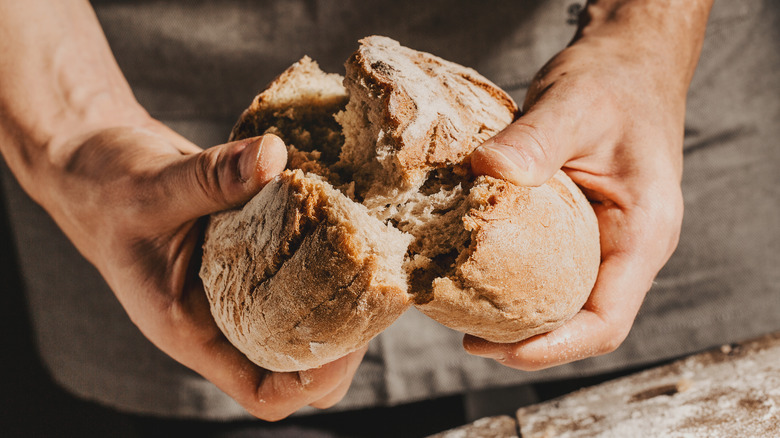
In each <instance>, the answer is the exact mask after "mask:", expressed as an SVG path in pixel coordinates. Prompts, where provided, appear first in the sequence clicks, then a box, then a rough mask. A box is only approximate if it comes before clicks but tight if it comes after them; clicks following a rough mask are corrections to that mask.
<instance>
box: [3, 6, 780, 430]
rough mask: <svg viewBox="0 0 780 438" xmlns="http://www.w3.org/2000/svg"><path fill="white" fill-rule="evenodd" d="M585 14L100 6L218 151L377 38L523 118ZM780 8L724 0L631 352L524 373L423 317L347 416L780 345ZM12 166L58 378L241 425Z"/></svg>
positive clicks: (351, 399)
mask: <svg viewBox="0 0 780 438" xmlns="http://www.w3.org/2000/svg"><path fill="white" fill-rule="evenodd" d="M570 3H571V2H569V1H546V2H543V1H497V2H491V3H490V6H489V7H485V6H484V4H485V3H482V2H479V3H478V2H449V1H431V2H418V1H411V0H404V1H397V2H375V1H357V0H355V1H342V2H327V1H304V0H292V1H284V2H282V1H255V2H253V1H229V0H225V1H187V2H184V1H145V2H123V1H100V2H97V1H96V2H93V4H94V5H95V6H96V9H97V12H98V15H99V18H100V20H101V22H102V23H103V25H104V29H105V31H106V34H107V36H108V39H109V42H110V44H111V46H112V49H113V50H114V52H115V55H116V57H117V59H118V62H119V63H120V66H121V67H122V69H123V71H124V72H125V74H126V75H127V77H128V80H129V81H130V83H131V85H132V86H133V89H134V91H135V93H136V95H137V97H138V99H139V100H140V101H141V103H142V104H144V106H145V107H146V108H147V109H148V110H149V111H150V112H151V113H152V114H153V115H154V116H155V117H157V118H159V119H160V120H162V121H164V122H165V123H167V124H168V125H170V126H171V127H173V128H174V129H176V130H178V131H179V132H181V133H182V134H184V135H185V136H187V137H189V138H190V139H192V140H193V141H194V142H196V143H197V144H200V145H202V146H204V147H207V146H209V145H213V144H218V143H221V142H223V141H224V139H225V138H226V137H227V134H228V132H229V130H230V127H231V126H232V123H233V121H234V120H235V119H236V118H237V116H238V114H240V112H241V110H242V109H243V108H244V107H245V106H246V105H247V104H248V103H249V102H250V101H251V98H252V96H254V94H255V93H256V92H257V91H259V90H261V89H262V88H263V87H264V85H265V84H266V83H267V82H268V81H270V80H271V79H272V78H273V76H274V75H276V74H278V73H279V72H281V71H282V70H283V69H284V68H286V67H287V66H288V65H289V64H291V63H292V62H294V61H295V60H297V59H299V58H300V57H301V56H303V55H304V54H308V55H309V56H311V57H312V58H314V59H315V60H318V61H319V62H320V63H321V65H322V67H323V69H325V70H327V71H332V72H342V67H341V63H342V62H343V61H344V60H345V59H346V58H347V56H348V55H349V53H350V52H351V51H352V50H354V48H355V47H356V40H357V39H358V38H359V37H361V36H364V35H368V34H384V35H388V36H390V37H393V38H396V39H398V40H399V41H401V42H402V43H403V44H405V45H409V46H410V47H413V48H417V49H421V50H426V51H430V52H433V53H435V54H437V55H440V56H442V57H444V58H447V59H450V60H453V61H456V62H460V63H463V64H465V65H468V66H471V67H474V68H476V69H477V70H479V71H480V72H482V73H483V74H485V75H486V76H487V77H488V78H491V79H493V80H494V81H496V82H497V83H498V84H499V85H501V86H502V87H505V88H506V89H507V90H508V91H510V92H511V93H512V94H513V97H515V99H516V100H517V101H518V102H522V99H523V96H524V93H525V87H527V84H528V82H529V80H530V78H531V77H532V75H533V74H534V73H535V71H536V70H537V69H538V68H539V67H541V66H542V65H543V64H544V62H546V60H547V59H548V58H549V57H550V56H552V55H553V54H554V53H555V52H557V51H558V50H560V49H561V48H562V47H563V46H565V44H566V43H567V42H568V40H569V39H570V37H571V35H572V34H573V31H574V26H573V24H571V19H572V13H571V9H570V7H571V5H570ZM778 6H779V5H778V4H777V3H776V2H773V1H770V0H766V1H760V0H751V1H742V2H732V1H728V0H720V1H716V5H715V8H714V10H713V14H712V16H711V20H710V25H709V28H708V32H707V38H706V41H705V47H704V51H703V54H702V59H701V62H700V65H699V69H698V70H697V73H696V76H695V78H694V83H693V86H692V89H691V92H690V95H689V106H688V114H687V123H686V141H685V173H684V178H683V191H684V196H685V202H686V213H685V219H684V223H683V231H682V237H681V241H680V245H679V247H678V250H677V251H676V253H675V254H674V256H673V257H672V260H671V261H670V262H669V263H668V265H667V266H666V267H665V268H664V269H663V270H662V271H661V273H660V275H659V276H658V278H657V280H656V282H655V284H654V286H653V289H652V290H651V292H650V293H649V294H648V297H647V299H646V302H645V304H644V306H643V308H642V310H641V312H640V316H639V318H638V319H637V321H636V324H635V326H634V328H633V330H632V332H631V334H630V335H629V337H628V339H627V340H626V342H625V343H624V345H623V346H622V347H621V348H620V349H619V350H618V351H616V352H614V353H612V354H609V355H606V356H602V357H598V358H593V359H588V360H584V361H581V362H577V363H574V364H569V365H565V366H561V367H557V368H554V369H551V370H547V371H543V372H537V373H525V372H520V371H514V370H510V369H507V368H504V367H502V366H500V365H498V364H496V363H494V362H492V361H488V360H483V359H480V358H476V357H471V356H469V355H467V354H465V353H464V352H463V351H462V349H461V345H460V343H461V335H460V334H458V333H455V332H452V331H450V330H448V329H446V328H443V327H442V326H439V325H438V324H436V323H434V322H432V321H431V320H428V319H427V318H425V317H423V316H422V315H421V314H419V313H417V312H415V311H410V312H408V313H407V314H405V315H404V316H403V317H402V318H401V319H400V320H399V321H398V322H397V323H396V324H394V325H393V326H392V327H391V328H390V329H389V330H387V331H386V332H385V333H383V334H382V335H380V336H379V337H378V338H377V339H376V340H374V341H373V342H372V344H371V347H370V350H369V353H368V354H367V356H366V359H365V361H364V363H363V364H362V365H361V368H360V370H359V372H358V375H357V377H356V379H355V382H354V384H353V386H352V388H351V390H350V393H349V394H348V396H347V397H346V399H345V400H344V401H343V402H342V403H341V404H340V405H339V406H338V407H337V409H350V408H355V407H360V406H369V405H391V404H398V403H403V402H408V401H412V400H418V399H422V398H427V397H432V396H435V395H443V394H451V393H457V392H474V391H480V390H484V389H486V388H491V387H500V386H507V385H517V384H522V383H525V382H531V381H540V380H549V379H555V378H563V377H571V376H584V375H590V374H595V373H601V372H606V371H609V370H615V369H620V368H623V367H626V366H633V365H638V364H643V363H647V362H651V361H656V360H660V359H664V358H670V357H674V356H678V355H682V354H687V353H690V352H693V351H697V350H700V349H703V348H707V347H710V346H714V345H718V344H720V343H725V342H732V341H737V340H741V339H745V338H749V337H753V336H756V335H759V334H762V333H766V332H770V331H776V330H778V329H780V318H778V315H780V290H779V289H780V286H778V285H780V274H778V272H780V271H779V270H778V269H777V268H778V252H779V250H780V245H779V242H778V237H779V236H778V235H779V234H780V233H778V217H780V196H778V195H780V193H779V192H780V189H778V187H779V186H778V182H780V181H778V174H780V172H779V171H780V169H778V158H779V157H778V144H777V142H778V139H780V129H779V128H778V121H780V99H778V98H779V97H780V95H779V94H778V90H780V53H778V48H777V41H780V35H779V34H778V33H780V32H779V31H778V29H780V16H779V15H780V7H778ZM637 91H638V92H641V90H637ZM593 117H594V118H596V117H598V114H594V115H593ZM2 167H3V170H2V180H3V189H4V192H5V195H6V202H7V203H8V207H9V212H10V214H9V219H10V221H11V225H12V229H13V231H14V235H15V239H16V249H17V251H18V256H19V260H20V264H21V273H22V276H23V280H24V285H25V289H26V293H27V299H28V304H29V308H30V309H31V319H32V323H33V328H34V333H35V336H36V341H37V344H38V346H39V349H40V353H41V356H42V358H43V360H44V362H45V364H46V366H47V368H48V369H49V371H50V372H51V374H52V376H53V378H54V379H55V380H56V381H57V382H58V383H59V384H61V385H62V386H63V387H65V388H66V389H68V390H69V391H72V392H73V393H75V394H77V395H79V396H81V397H85V398H87V399H90V400H96V401H99V402H101V403H104V404H106V405H109V406H113V407H115V408H117V409H120V410H126V411H129V412H136V413H148V414H155V415H162V416H181V417H199V418H213V419H226V418H237V417H243V416H245V415H246V414H245V412H244V411H243V409H242V408H241V407H240V406H238V405H237V404H236V403H235V402H233V401H232V400H231V399H229V398H228V397H227V396H225V395H224V394H223V393H221V392H220V391H219V390H218V389H216V388H215V387H213V385H211V384H210V383H208V382H206V381H204V380H203V379H202V378H200V377H199V376H198V375H196V374H195V373H193V372H191V371H189V370H188V369H186V368H184V367H182V366H180V365H179V364H177V363H176V362H174V361H173V360H171V359H170V358H168V357H167V356H166V355H165V354H163V353H161V352H160V351H158V350H157V349H156V348H155V347H154V346H153V345H152V344H151V343H149V342H148V341H146V340H145V339H144V338H143V336H142V335H141V334H140V333H139V332H138V331H137V329H136V328H135V327H134V326H133V325H132V323H131V322H130V321H129V319H128V318H127V316H126V315H125V313H124V311H123V310H122V308H121V307H120V306H119V304H118V302H117V301H116V299H115V298H114V297H113V295H112V293H111V291H110V290H108V288H107V287H106V285H105V283H104V282H103V281H102V279H100V277H99V276H98V274H97V273H96V271H95V270H94V269H93V268H92V267H91V266H90V265H89V264H88V263H87V262H85V261H84V260H83V259H82V258H81V257H80V256H79V255H78V253H77V251H76V250H75V249H74V248H73V247H72V245H71V244H70V243H69V242H68V241H67V240H66V239H65V238H64V236H62V234H61V233H60V232H59V231H58V230H57V228H56V226H55V225H54V224H53V223H52V221H51V219H50V218H49V217H48V216H47V215H46V214H45V212H44V211H43V210H42V209H40V207H38V206H36V205H35V204H34V203H33V202H32V201H30V200H29V198H27V197H26V196H25V195H24V194H23V193H22V192H21V190H20V189H19V188H18V186H17V185H16V183H15V181H14V180H13V177H12V176H11V175H10V173H9V172H8V171H7V169H6V168H5V166H2Z"/></svg>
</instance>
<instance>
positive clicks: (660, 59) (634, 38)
mask: <svg viewBox="0 0 780 438" xmlns="http://www.w3.org/2000/svg"><path fill="white" fill-rule="evenodd" d="M712 3H713V0H590V1H589V2H588V4H587V6H586V8H585V11H584V12H583V14H582V15H581V20H580V26H579V29H578V31H577V34H576V35H575V37H574V40H573V41H572V44H575V43H577V42H593V43H598V44H604V45H608V46H610V49H611V50H614V51H615V53H617V54H620V56H623V57H625V58H627V60H628V61H631V62H634V63H637V64H644V65H645V66H647V67H649V68H652V69H653V70H655V71H658V72H663V73H662V75H663V76H665V77H664V86H665V87H669V86H674V87H675V91H676V92H678V93H682V94H683V95H685V93H686V92H687V89H688V86H689V84H690V81H691V78H692V77H693V72H694V70H695V68H696V64H697V62H698V59H699V53H700V51H701V45H702V41H703V40H704V31H705V28H706V25H707V18H708V16H709V12H710V9H711V7H712Z"/></svg>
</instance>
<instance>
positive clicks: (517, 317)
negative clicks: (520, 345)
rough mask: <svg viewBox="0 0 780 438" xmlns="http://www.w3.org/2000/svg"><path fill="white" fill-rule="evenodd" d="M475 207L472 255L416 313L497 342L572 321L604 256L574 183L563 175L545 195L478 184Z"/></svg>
mask: <svg viewBox="0 0 780 438" xmlns="http://www.w3.org/2000/svg"><path fill="white" fill-rule="evenodd" d="M469 202H470V203H471V205H472V206H473V208H472V209H471V210H470V211H469V213H468V214H467V215H466V216H465V217H464V219H463V221H464V226H465V228H466V229H467V230H469V231H470V232H471V244H470V246H469V248H468V249H466V250H464V251H463V252H462V253H461V255H460V257H459V261H458V262H457V263H456V264H455V266H454V267H453V269H452V270H451V271H450V272H449V273H448V274H447V275H446V276H442V277H439V278H437V279H435V280H434V281H433V285H432V291H431V293H430V294H429V295H426V296H424V299H422V300H418V301H417V304H416V307H417V308H418V309H420V310H421V311H422V312H423V313H425V314H426V315H428V316H430V317H431V318H433V319H435V320H436V321H438V322H440V323H442V324H444V325H446V326H448V327H450V328H452V329H455V330H459V331H462V332H465V333H469V334H472V335H474V336H478V337H480V338H483V339H487V340H489V341H492V342H517V341H520V340H523V339H526V338H529V337H531V336H534V335H537V334H540V333H546V332H549V331H551V330H554V329H555V328H557V327H559V326H560V325H562V324H563V323H564V322H565V321H567V320H569V319H570V318H571V317H572V316H574V314H576V313H577V312H578V311H579V310H580V309H581V308H582V306H583V304H584V303H585V301H586V300H587V298H588V296H589V295H590V291H591V289H592V287H593V284H594V283H595V281H596V275H597V273H598V267H599V262H600V254H599V245H598V244H597V243H598V239H599V234H598V223H597V222H596V217H595V214H594V213H593V210H592V208H591V207H590V205H589V203H588V201H587V199H585V196H584V195H583V194H582V192H580V190H579V189H578V188H577V186H576V185H575V184H574V183H573V182H572V181H571V180H570V179H569V177H567V176H566V174H564V173H563V172H560V171H559V172H558V173H557V174H556V175H555V176H554V177H553V178H552V179H551V180H550V181H549V182H547V183H546V184H544V185H542V186H540V187H519V186H515V185H513V184H510V183H508V182H506V181H502V180H498V179H495V178H490V177H480V178H479V179H478V180H477V181H476V184H475V186H474V188H472V189H471V192H470V194H469ZM421 298H422V297H421Z"/></svg>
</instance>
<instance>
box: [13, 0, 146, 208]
mask: <svg viewBox="0 0 780 438" xmlns="http://www.w3.org/2000/svg"><path fill="white" fill-rule="evenodd" d="M0 10H1V11H2V12H1V13H0V53H2V54H3V56H2V57H0V152H2V155H3V157H4V158H5V160H6V161H7V163H8V165H9V166H10V168H11V170H12V171H13V173H14V174H15V175H16V177H17V178H18V180H19V181H20V183H21V184H22V186H23V187H24V188H25V190H27V191H28V193H30V194H31V196H33V197H34V198H35V199H36V200H38V201H39V202H41V201H42V199H41V198H42V197H44V193H43V192H44V191H45V189H44V187H42V186H45V184H43V182H44V181H45V178H46V174H47V172H49V171H50V170H51V169H52V167H56V166H57V165H60V164H62V163H64V162H66V161H67V159H68V157H69V155H70V154H71V152H72V150H71V149H72V147H73V145H75V142H73V141H71V140H72V139H73V138H77V137H79V136H83V135H86V134H87V133H88V132H90V131H93V130H97V129H101V128H105V127H109V126H122V125H125V126H127V125H131V124H134V123H141V122H142V121H143V120H144V119H145V118H146V117H147V115H146V113H145V111H144V110H143V109H142V108H141V107H140V106H139V105H138V103H137V102H136V100H135V98H134V96H133V94H132V92H131V90H130V87H129V86H128V84H127V82H126V80H125V79H124V76H123V75H122V73H121V71H120V70H119V67H118V66H117V64H116V62H115V61H114V58H113V55H112V54H111V50H110V48H109V47H108V43H107V42H106V39H105V37H104V36H103V33H102V30H101V29H100V26H99V24H98V22H97V19H96V17H95V15H94V13H93V11H92V9H91V7H90V5H89V3H88V2H87V1H82V0H58V1H53V0H52V1H45V0H29V1H24V2H19V1H14V0H0Z"/></svg>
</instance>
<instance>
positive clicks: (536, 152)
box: [471, 110, 571, 186]
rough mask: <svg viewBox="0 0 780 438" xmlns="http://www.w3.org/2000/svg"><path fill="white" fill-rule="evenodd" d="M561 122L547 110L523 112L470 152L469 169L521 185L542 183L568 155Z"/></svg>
mask: <svg viewBox="0 0 780 438" xmlns="http://www.w3.org/2000/svg"><path fill="white" fill-rule="evenodd" d="M561 125H562V124H561V123H554V122H553V117H552V114H550V113H549V112H547V111H544V110H539V111H534V112H530V113H526V114H525V115H523V116H522V117H520V118H519V119H517V120H516V121H515V122H514V123H512V124H511V125H509V126H507V127H506V128H504V130H502V131H501V132H499V133H498V134H496V135H495V136H493V137H492V138H490V139H488V140H487V141H485V143H483V144H482V145H481V146H479V147H478V148H477V149H476V150H475V151H474V152H473V153H472V154H471V170H472V172H474V174H476V175H489V176H493V177H496V178H501V179H505V180H507V181H509V182H512V183H515V184H517V185H521V186H540V185H542V184H544V183H545V182H547V180H549V179H550V178H552V176H553V175H554V174H555V172H556V171H558V170H559V169H560V168H561V167H563V165H564V164H565V163H566V161H567V160H568V159H569V158H570V154H568V152H569V151H568V150H567V148H568V146H569V145H570V144H571V142H567V141H564V140H563V139H562V138H561V137H562V135H560V134H558V132H560V131H561V130H565V129H566V127H564V126H561Z"/></svg>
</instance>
